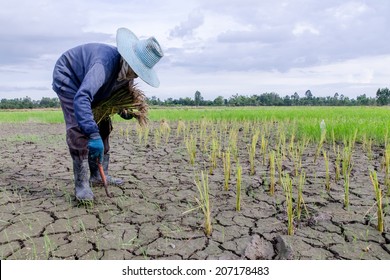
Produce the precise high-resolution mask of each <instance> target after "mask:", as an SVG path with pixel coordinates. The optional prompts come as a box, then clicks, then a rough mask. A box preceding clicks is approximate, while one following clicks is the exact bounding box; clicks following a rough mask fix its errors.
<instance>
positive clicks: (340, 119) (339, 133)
mask: <svg viewBox="0 0 390 280" xmlns="http://www.w3.org/2000/svg"><path fill="white" fill-rule="evenodd" d="M149 119H150V120H151V121H160V120H162V119H165V120H167V121H169V122H174V121H178V120H183V121H199V120H203V119H205V120H210V121H229V122H246V121H248V122H252V123H253V125H255V124H256V123H257V122H263V123H264V122H277V123H278V124H280V125H284V126H285V130H286V133H287V135H289V134H290V133H292V132H293V133H294V134H296V136H297V137H298V138H299V137H302V136H303V135H305V136H307V137H309V138H312V139H319V138H320V135H321V131H320V129H319V124H320V122H321V120H324V121H325V124H326V129H327V135H328V137H333V135H334V138H335V139H336V140H345V139H346V138H349V137H351V136H353V135H354V134H355V132H357V138H356V139H357V141H361V140H362V139H372V140H373V141H374V142H376V143H378V144H381V143H384V142H385V141H387V138H388V130H389V126H390V110H389V109H388V108H387V107H234V108H232V107H229V108H226V107H211V108H207V107H204V108H172V107H170V108H151V109H150V111H149ZM114 121H115V122H122V121H124V120H122V119H121V118H120V117H118V116H114ZM18 122H43V123H61V122H63V115H62V111H61V110H30V111H28V110H23V111H15V110H14V111H0V123H18Z"/></svg>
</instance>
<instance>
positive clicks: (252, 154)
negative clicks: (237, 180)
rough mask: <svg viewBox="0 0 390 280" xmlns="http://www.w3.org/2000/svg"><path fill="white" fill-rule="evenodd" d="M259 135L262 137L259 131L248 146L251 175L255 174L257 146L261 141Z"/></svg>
mask: <svg viewBox="0 0 390 280" xmlns="http://www.w3.org/2000/svg"><path fill="white" fill-rule="evenodd" d="M259 135H260V131H258V130H257V131H256V132H255V134H254V135H253V136H252V142H251V145H250V146H248V152H249V164H250V175H254V174H255V158H256V146H257V141H258V139H259Z"/></svg>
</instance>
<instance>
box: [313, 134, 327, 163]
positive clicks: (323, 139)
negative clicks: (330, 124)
mask: <svg viewBox="0 0 390 280" xmlns="http://www.w3.org/2000/svg"><path fill="white" fill-rule="evenodd" d="M325 139H326V129H324V130H321V137H320V142H319V143H318V146H317V151H316V154H315V156H314V163H316V162H317V158H318V156H319V155H320V153H321V149H322V146H323V145H324V142H325Z"/></svg>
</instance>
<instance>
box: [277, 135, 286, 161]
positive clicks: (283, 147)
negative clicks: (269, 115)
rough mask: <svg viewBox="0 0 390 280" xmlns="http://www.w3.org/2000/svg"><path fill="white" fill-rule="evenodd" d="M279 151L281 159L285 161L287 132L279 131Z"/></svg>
mask: <svg viewBox="0 0 390 280" xmlns="http://www.w3.org/2000/svg"><path fill="white" fill-rule="evenodd" d="M279 129H280V128H279ZM278 150H279V155H280V159H281V160H284V159H285V158H286V134H285V131H279V142H278Z"/></svg>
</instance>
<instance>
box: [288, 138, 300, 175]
mask: <svg viewBox="0 0 390 280" xmlns="http://www.w3.org/2000/svg"><path fill="white" fill-rule="evenodd" d="M300 149H301V148H300V144H299V142H298V143H297V145H296V146H294V147H293V148H292V152H291V157H292V159H293V162H294V171H295V176H296V177H297V176H298V173H299V170H300V169H301V168H302V155H301V151H300Z"/></svg>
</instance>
